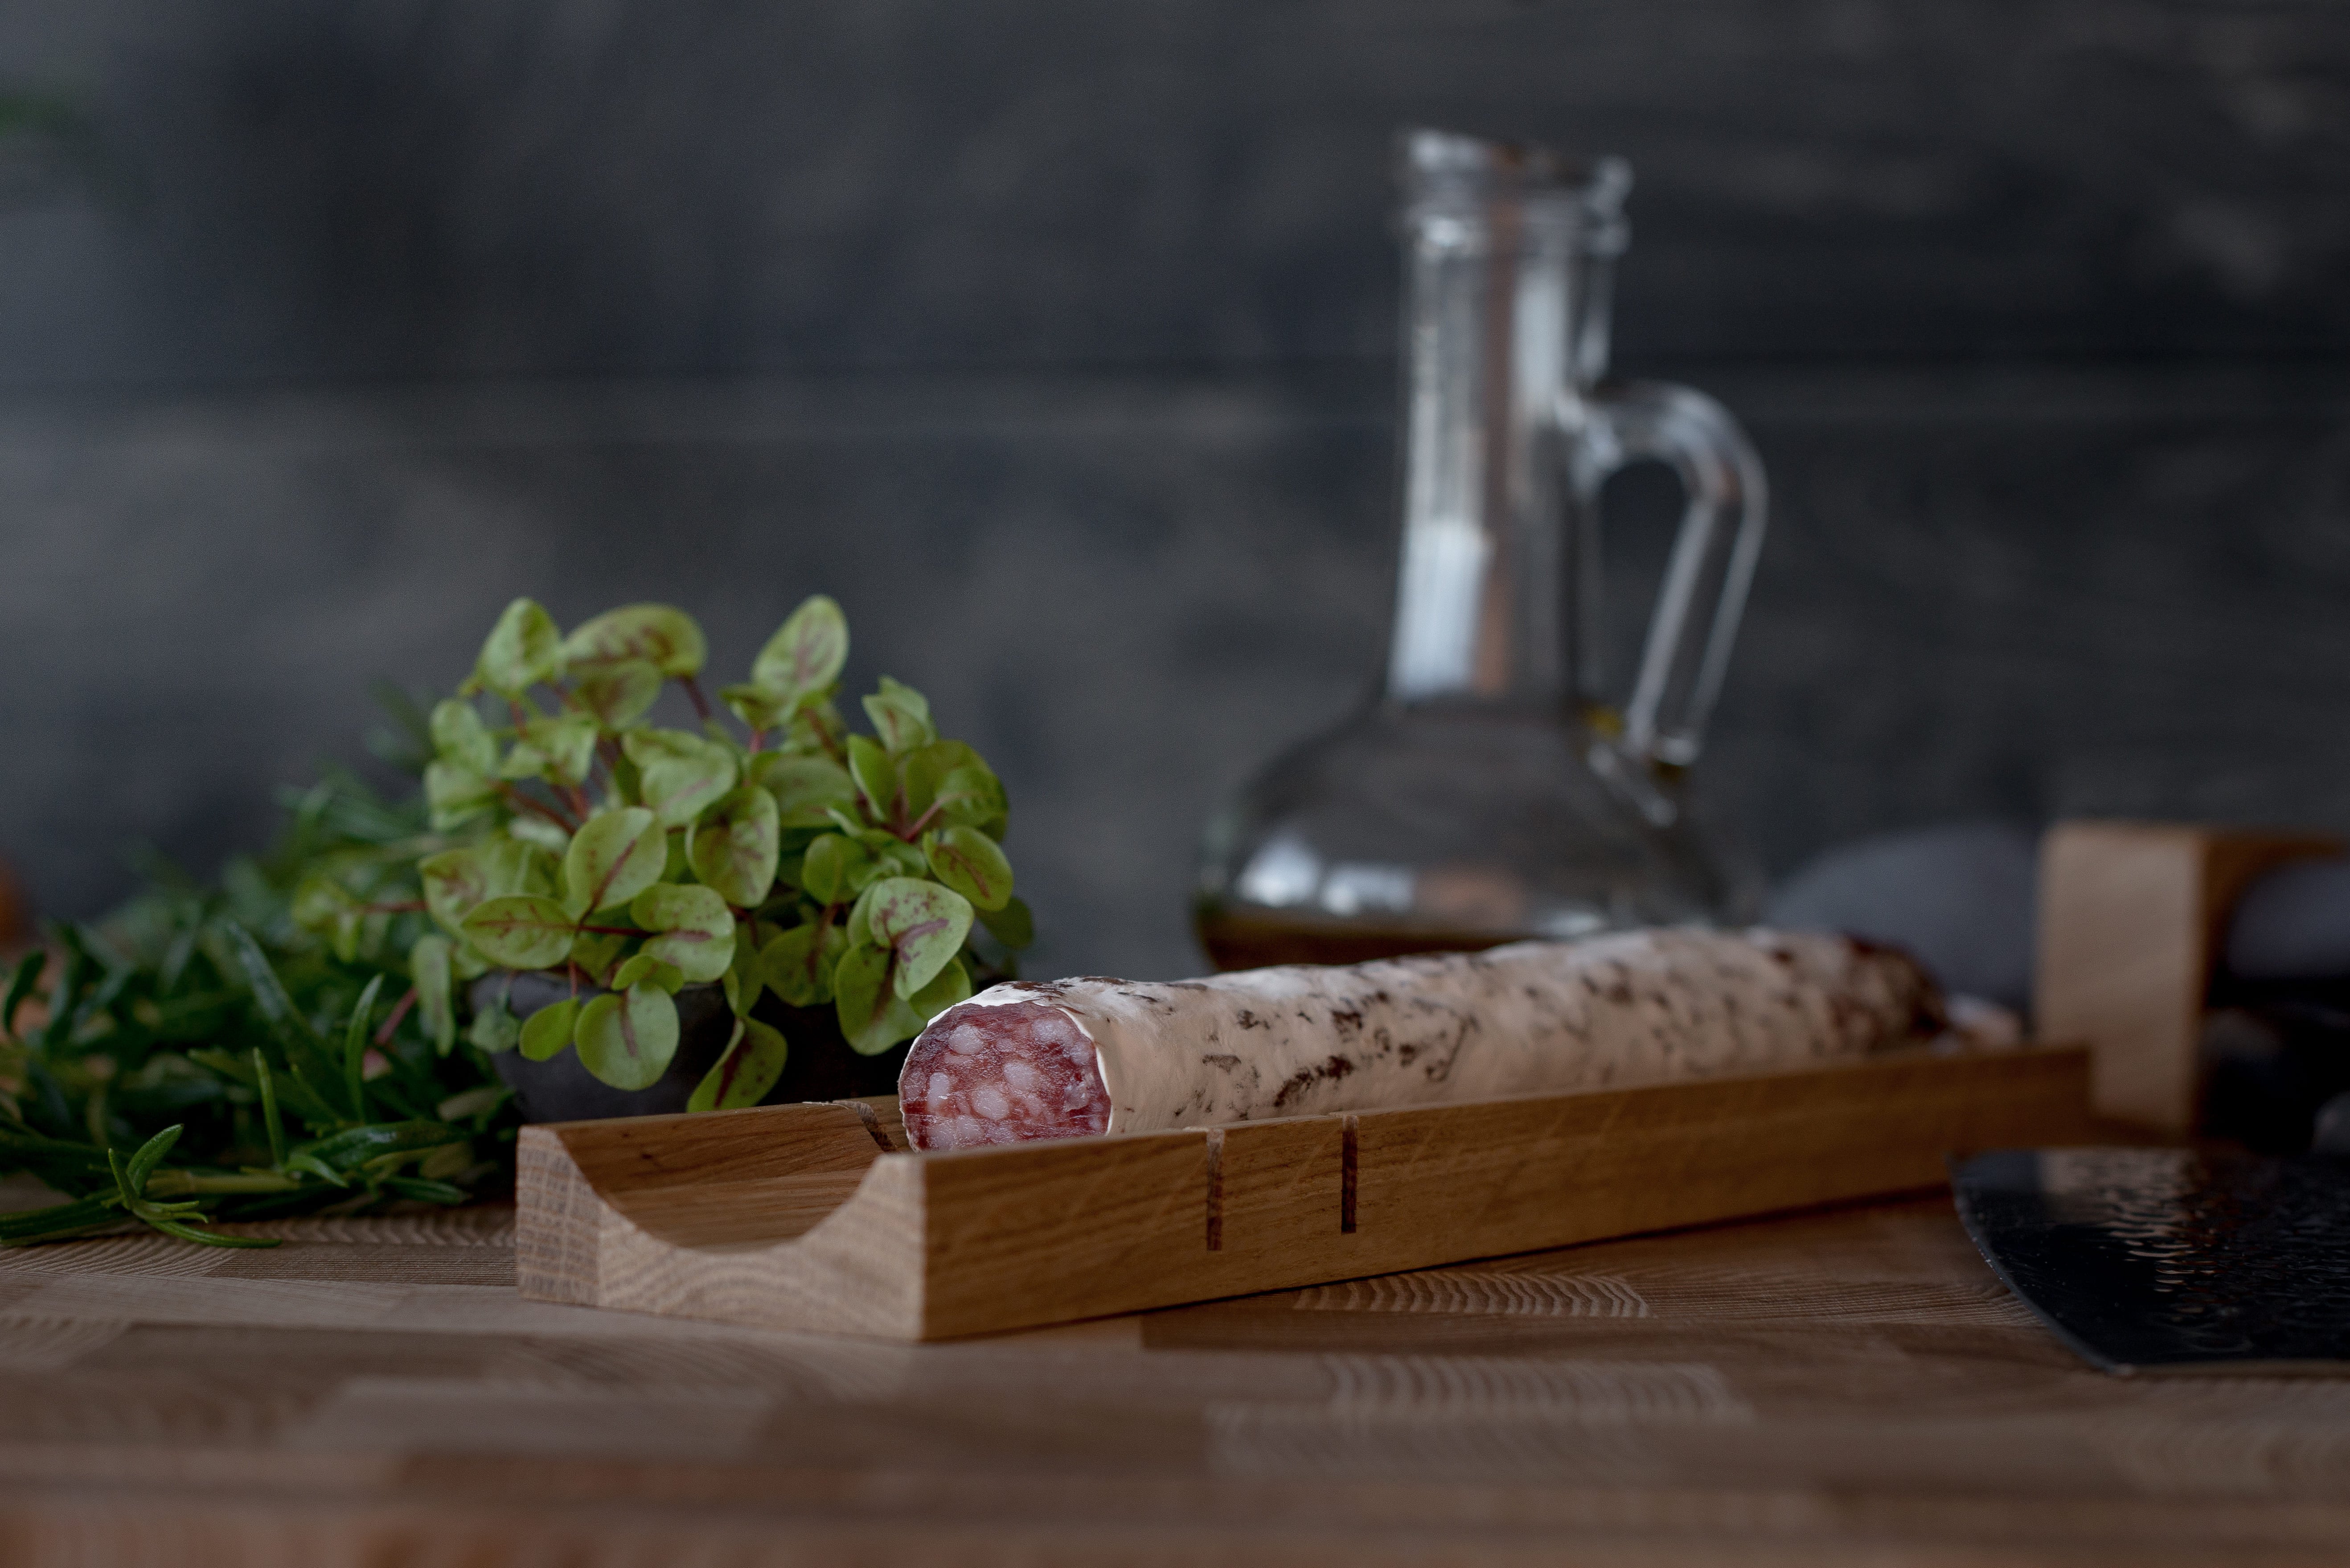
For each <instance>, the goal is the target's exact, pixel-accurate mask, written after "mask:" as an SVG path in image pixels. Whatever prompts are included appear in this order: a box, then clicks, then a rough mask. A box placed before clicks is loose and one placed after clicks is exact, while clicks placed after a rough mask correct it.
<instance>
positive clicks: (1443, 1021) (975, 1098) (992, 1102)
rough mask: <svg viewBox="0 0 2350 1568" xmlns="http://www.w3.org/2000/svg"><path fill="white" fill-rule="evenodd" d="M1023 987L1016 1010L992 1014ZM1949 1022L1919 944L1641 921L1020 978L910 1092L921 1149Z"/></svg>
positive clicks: (1179, 1122) (1603, 1078) (1470, 1085)
mask: <svg viewBox="0 0 2350 1568" xmlns="http://www.w3.org/2000/svg"><path fill="white" fill-rule="evenodd" d="M1007 1007H1009V1008H1014V1009H1016V1012H1015V1013H1013V1014H1001V1013H999V1014H997V1015H996V1016H995V1018H991V1017H990V1012H991V1011H992V1010H994V1009H999V1008H1007ZM998 1020H1001V1022H1000V1023H999V1022H998ZM1015 1020H1016V1022H1015ZM1938 1023H1939V998H1938V997H1937V996H1936V994H1935V992H1934V990H1933V987H1932V984H1931V982H1930V981H1929V980H1928V979H1927V978H1926V976H1925V975H1924V973H1923V971H1920V970H1919V969H1918V966H1917V965H1916V963H1914V962H1913V961H1910V960H1909V959H1908V958H1907V957H1906V956H1904V955H1902V954H1900V953H1898V952H1894V951H1891V950H1885V949H1881V948H1875V947H1870V946H1867V945H1866V944H1862V943H1858V942H1854V941H1851V940H1847V939H1845V938H1841V937H1829V936H1814V935H1805V934H1790V933H1782V932H1774V931H1763V930H1757V931H1748V932H1742V933H1732V932H1713V931H1700V930H1651V931H1632V932H1625V933H1620V934H1617V935H1613V936H1607V937H1599V938H1594V939H1590V940H1585V941H1580V942H1572V943H1561V942H1521V943H1516V944H1513V945H1512V946H1508V947H1503V948H1495V949H1492V950H1488V951H1486V952H1482V953H1465V954H1438V955H1430V956H1426V957H1419V958H1408V959H1395V960H1388V961H1381V962H1377V963H1367V964H1358V965H1354V966H1351V967H1346V968H1318V967H1305V966H1290V967H1284V968H1275V969H1264V970H1252V971H1244V972H1241V973H1237V974H1224V975H1217V976H1214V977H1211V978H1210V979H1206V980H1194V981H1173V982H1168V983H1155V982H1140V981H1115V980H1100V979H1085V980H1070V981H1054V982H1050V983H1041V984H1040V983H1032V982H1014V983H1011V984H1007V985H1000V986H995V987H992V988H990V989H989V990H988V991H985V992H982V993H981V994H980V995H978V996H976V997H973V998H972V999H971V1001H970V1002H965V1003H962V1004H961V1005H959V1006H958V1007H956V1008H954V1009H952V1010H951V1011H950V1012H948V1013H947V1014H946V1015H945V1016H944V1017H942V1018H941V1019H940V1020H939V1023H938V1025H937V1026H936V1030H942V1031H943V1034H944V1039H943V1042H942V1043H943V1044H944V1046H945V1049H944V1050H943V1051H941V1049H939V1045H938V1044H934V1043H932V1040H931V1035H930V1034H926V1035H925V1037H924V1040H923V1041H920V1042H917V1044H916V1047H915V1051H914V1053H913V1054H911V1055H910V1057H909V1060H908V1064H907V1066H908V1075H909V1080H910V1082H914V1081H920V1080H917V1079H915V1078H914V1077H913V1075H914V1073H915V1071H916V1067H917V1063H918V1062H921V1063H923V1064H924V1066H925V1070H927V1067H928V1065H929V1064H937V1065H939V1066H941V1067H942V1068H943V1067H946V1066H948V1065H949V1064H956V1067H955V1071H954V1072H953V1074H952V1075H951V1079H950V1081H949V1082H948V1083H947V1084H946V1085H944V1089H943V1092H942V1090H941V1085H940V1078H941V1074H940V1073H930V1074H929V1077H928V1085H927V1086H928V1087H929V1089H930V1096H929V1099H930V1101H931V1104H929V1105H927V1106H924V1105H920V1104H916V1103H910V1104H909V1106H908V1118H907V1125H908V1127H909V1128H910V1130H915V1131H916V1136H917V1142H918V1143H919V1144H920V1146H921V1147H962V1145H964V1144H965V1143H967V1142H977V1141H986V1142H995V1141H1003V1140H1009V1139H1014V1138H1024V1137H1066V1136H1073V1135H1074V1134H1076V1133H1078V1132H1083V1131H1091V1130H1099V1129H1100V1128H1101V1127H1102V1123H1103V1121H1104V1120H1106V1122H1107V1130H1108V1131H1111V1132H1148V1131H1155V1130H1159V1129H1163V1128H1170V1127H1211V1126H1217V1125H1220V1124H1225V1123H1231V1122H1237V1121H1248V1120H1253V1119H1260V1118H1264V1117H1272V1116H1309V1115H1319V1114H1326V1113H1328V1112H1333V1111H1361V1110H1376V1109H1381V1108H1385V1107H1388V1106H1408V1105H1426V1104H1435V1103H1442V1102H1447V1101H1460V1100H1478V1099H1491V1098H1496V1097H1500V1096H1509V1095H1525V1094H1545V1093H1561V1092H1565V1091H1570V1090H1575V1089H1584V1088H1599V1087H1623V1086H1629V1085H1639V1084H1648V1083H1659V1082H1663V1081H1668V1080H1671V1079H1676V1078H1683V1077H1697V1076H1703V1075H1712V1074H1725V1073H1739V1072H1767V1071H1777V1070H1782V1069H1785V1068H1790V1067H1797V1066H1804V1065H1808V1064H1816V1063H1822V1062H1827V1061H1833V1060H1837V1059H1841V1058H1846V1057H1850V1056H1854V1055H1858V1054H1862V1053H1865V1052H1867V1051H1871V1050H1876V1049H1879V1048H1882V1047H1885V1046H1888V1045H1894V1044H1901V1043H1903V1042H1904V1041H1906V1040H1909V1039H1912V1038H1916V1037H1917V1036H1918V1034H1920V1033H1932V1032H1933V1029H1934V1027H1935V1026H1936V1025H1937V1024H1938ZM935 1032H936V1031H934V1033H935ZM972 1034H977V1035H979V1036H980V1037H981V1040H980V1043H979V1044H977V1045H974V1046H970V1047H966V1045H965V1044H964V1042H965V1040H966V1037H967V1036H969V1035H972ZM1055 1047H1058V1052H1057V1054H1059V1055H1060V1056H1061V1057H1062V1059H1063V1060H1062V1061H1061V1062H1054V1061H1052V1056H1053V1055H1054V1054H1056V1053H1055V1050H1054V1048H1055ZM964 1062H968V1063H969V1064H970V1067H969V1069H968V1070H966V1069H964V1068H962V1066H961V1065H960V1064H962V1063H964ZM1048 1064H1049V1065H1048ZM1014 1069H1018V1070H1021V1071H1024V1072H1029V1073H1036V1074H1039V1075H1040V1076H1049V1078H1050V1079H1051V1080H1052V1083H1051V1084H1050V1085H1046V1086H1045V1087H1046V1094H1045V1096H1039V1097H1040V1098H1057V1099H1058V1100H1059V1101H1060V1102H1061V1109H1060V1110H1059V1112H1057V1113H1056V1114H1055V1116H1053V1117H1050V1118H1046V1121H1045V1125H1038V1124H1037V1122H1036V1120H1035V1116H1034V1113H1032V1112H1029V1111H1027V1109H1026V1106H1022V1115H1021V1116H1019V1118H1018V1119H1017V1121H1016V1122H1015V1121H1014V1119H1013V1118H1012V1116H1011V1112H1012V1109H1013V1107H1012V1105H1011V1103H1010V1101H1009V1100H1008V1099H1007V1098H1006V1097H1005V1096H1003V1093H1002V1092H1001V1089H1000V1087H998V1085H1003V1084H1012V1085H1014V1087H1022V1086H1023V1085H1019V1084H1018V1083H1017V1082H1016V1081H1015V1080H1014V1077H1013V1073H1014ZM1073 1072H1074V1078H1073ZM983 1080H984V1085H983ZM1054 1086H1058V1087H1059V1088H1060V1090H1061V1093H1060V1094H1059V1095H1058V1096H1051V1095H1050V1094H1049V1090H1050V1088H1051V1087H1054ZM991 1090H992V1091H993V1095H992V1097H991V1098H989V1099H988V1100H987V1101H985V1102H984V1103H983V1102H982V1101H981V1099H980V1096H981V1095H982V1094H983V1093H988V1092H990V1091H991ZM1088 1096H1101V1097H1102V1098H1104V1099H1106V1100H1107V1116H1106V1117H1103V1116H1101V1115H1100V1113H1099V1112H1094V1113H1091V1114H1090V1115H1087V1116H1080V1115H1079V1114H1078V1113H1081V1112H1084V1110H1085V1106H1086V1105H1087V1101H1088ZM1026 1097H1027V1096H1024V1098H1026ZM1097 1103H1098V1102H1097ZM995 1106H1002V1107H1003V1111H1002V1113H1001V1114H999V1113H998V1112H997V1111H996V1110H995V1109H994V1108H993V1107H995ZM973 1113H977V1114H976V1115H975V1116H974V1115H973ZM922 1129H926V1130H922Z"/></svg>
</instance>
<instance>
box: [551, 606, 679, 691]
mask: <svg viewBox="0 0 2350 1568" xmlns="http://www.w3.org/2000/svg"><path fill="white" fill-rule="evenodd" d="M563 655H564V658H565V659H566V660H567V661H568V663H569V664H570V666H571V667H572V668H573V669H575V670H578V669H589V668H596V667H600V666H609V665H614V664H624V663H629V662H631V661H638V660H641V661H642V662H644V663H647V664H650V665H651V666H652V667H653V668H654V669H655V670H658V671H660V673H661V674H663V675H668V676H674V677H676V678H678V679H680V680H682V679H684V678H685V677H687V676H690V675H695V674H699V673H700V672H701V670H702V665H703V663H704V662H705V661H707V660H708V659H709V658H710V645H709V644H708V642H706V641H705V640H704V639H703V638H702V628H701V627H700V626H698V625H696V624H695V623H694V619H693V618H692V617H691V616H690V615H688V614H686V613H685V612H684V611H683V610H681V609H678V608H675V607H672V606H670V605H623V606H622V607H619V609H615V610H606V611H605V612H604V613H603V614H602V615H599V616H598V617H597V618H595V619H593V620H591V621H588V622H587V623H586V624H585V625H583V626H581V627H579V628H577V629H576V630H574V631H573V632H572V634H571V635H570V636H569V637H568V638H566V639H564V642H563Z"/></svg>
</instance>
